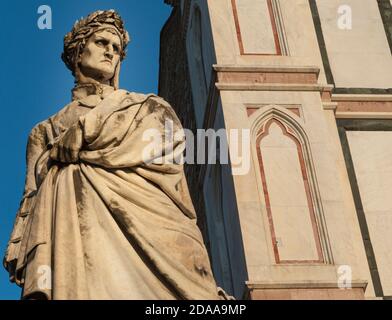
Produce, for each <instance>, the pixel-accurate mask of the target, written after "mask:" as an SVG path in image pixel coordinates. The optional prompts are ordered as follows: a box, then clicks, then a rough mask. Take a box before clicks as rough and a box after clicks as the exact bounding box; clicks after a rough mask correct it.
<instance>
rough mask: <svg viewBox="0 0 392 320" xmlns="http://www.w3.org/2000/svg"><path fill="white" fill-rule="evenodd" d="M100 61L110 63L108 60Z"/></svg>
mask: <svg viewBox="0 0 392 320" xmlns="http://www.w3.org/2000/svg"><path fill="white" fill-rule="evenodd" d="M101 62H108V63H110V64H112V62H111V61H110V60H102V61H101Z"/></svg>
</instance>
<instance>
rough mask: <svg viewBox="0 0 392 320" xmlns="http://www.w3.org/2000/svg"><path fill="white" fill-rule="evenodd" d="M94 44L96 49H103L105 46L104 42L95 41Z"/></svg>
mask: <svg viewBox="0 0 392 320" xmlns="http://www.w3.org/2000/svg"><path fill="white" fill-rule="evenodd" d="M95 44H96V45H97V46H98V47H104V46H105V45H106V44H105V41H104V40H97V41H95Z"/></svg>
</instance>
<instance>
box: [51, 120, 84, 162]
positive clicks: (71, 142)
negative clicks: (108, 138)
mask: <svg viewBox="0 0 392 320" xmlns="http://www.w3.org/2000/svg"><path fill="white" fill-rule="evenodd" d="M82 144H83V131H82V128H81V125H80V123H79V122H77V123H76V124H75V125H73V126H72V127H70V128H69V129H68V130H67V131H66V132H65V133H64V135H63V136H62V137H60V139H59V140H58V141H56V142H54V143H53V147H52V149H51V151H50V158H51V159H53V160H56V161H60V162H64V163H75V162H78V161H79V152H80V149H81V148H82Z"/></svg>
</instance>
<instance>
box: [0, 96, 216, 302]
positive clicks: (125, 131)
mask: <svg viewBox="0 0 392 320" xmlns="http://www.w3.org/2000/svg"><path fill="white" fill-rule="evenodd" d="M165 120H166V121H167V120H170V121H172V123H173V124H174V126H173V128H174V131H175V132H178V130H182V127H181V124H180V122H179V120H178V118H177V117H176V115H175V113H174V111H173V110H172V108H171V107H170V105H169V104H168V103H167V102H165V101H164V100H163V99H161V98H159V97H158V96H155V95H143V94H136V93H130V92H127V91H125V90H116V91H113V90H112V91H111V92H109V93H108V94H106V96H104V97H100V96H99V95H95V94H94V95H87V96H86V97H84V98H83V99H79V100H75V101H73V102H72V103H70V104H69V105H67V106H66V107H65V108H63V109H62V110H61V111H60V112H58V113H57V114H56V115H54V116H52V117H50V118H49V119H48V120H46V121H43V122H41V123H40V124H38V125H37V126H36V127H34V129H33V130H32V132H31V134H30V136H29V142H28V147H27V176H26V184H25V192H24V196H23V199H22V201H21V206H20V209H19V211H18V213H17V216H16V220H15V225H14V229H13V232H12V234H11V239H10V241H9V244H8V247H7V251H6V254H5V258H4V266H5V267H6V268H7V269H8V271H9V274H10V279H11V281H13V282H16V283H17V284H18V285H20V286H22V287H23V292H22V298H30V297H36V296H37V294H38V295H41V296H42V295H44V297H46V298H48V299H219V298H220V295H219V294H218V291H217V287H216V284H215V281H214V278H213V275H212V271H211V267H210V263H209V259H208V254H207V251H206V248H205V246H204V244H203V240H202V236H201V233H200V230H199V229H198V227H197V225H196V215H195V212H194V208H193V206H192V202H191V199H190V196H189V191H188V187H187V183H186V180H185V177H184V172H183V166H182V165H181V164H176V163H170V162H168V161H163V163H162V161H161V163H160V162H159V161H155V162H151V161H146V159H145V155H143V150H145V148H146V146H147V145H148V144H149V143H151V141H148V140H146V139H144V138H143V133H144V132H146V130H147V129H151V128H154V129H156V130H158V131H157V132H159V133H160V134H161V135H162V136H164V134H165V125H164V123H165ZM77 121H79V122H80V124H81V127H82V132H83V146H82V149H81V151H80V153H79V158H80V160H79V161H78V162H77V163H60V162H58V161H54V160H51V159H50V157H49V151H48V150H49V149H50V146H51V145H52V144H53V142H54V141H56V140H58V139H61V136H62V135H63V134H64V133H65V132H66V131H67V130H68V129H69V128H70V127H71V126H72V125H73V124H75V123H76V122H77ZM170 143H171V145H169V144H170ZM158 147H159V148H160V149H161V155H162V158H168V157H169V158H170V157H171V156H174V155H176V154H177V155H178V154H179V153H181V152H182V150H183V148H184V141H183V140H182V139H177V140H174V141H172V142H170V141H168V142H167V141H165V139H163V141H162V143H161V144H160V145H159V146H158ZM151 157H152V158H151V159H150V160H152V159H153V158H154V157H155V159H157V158H156V157H157V156H156V154H155V155H152V156H151ZM158 160H159V159H158ZM45 277H46V278H45ZM48 277H49V278H48Z"/></svg>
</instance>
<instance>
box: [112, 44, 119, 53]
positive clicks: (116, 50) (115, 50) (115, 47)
mask: <svg viewBox="0 0 392 320" xmlns="http://www.w3.org/2000/svg"><path fill="white" fill-rule="evenodd" d="M113 51H114V52H115V53H119V52H120V49H119V47H118V46H117V45H113Z"/></svg>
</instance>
